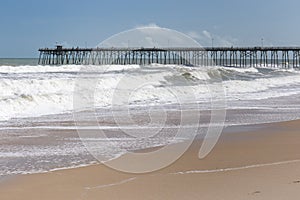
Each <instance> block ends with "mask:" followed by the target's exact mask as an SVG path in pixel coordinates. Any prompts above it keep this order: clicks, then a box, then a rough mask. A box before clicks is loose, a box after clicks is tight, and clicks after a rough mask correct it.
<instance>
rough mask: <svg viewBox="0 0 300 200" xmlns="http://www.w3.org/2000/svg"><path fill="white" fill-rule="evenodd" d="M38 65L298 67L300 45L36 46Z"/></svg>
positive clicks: (299, 64) (299, 65)
mask: <svg viewBox="0 0 300 200" xmlns="http://www.w3.org/2000/svg"><path fill="white" fill-rule="evenodd" d="M39 52H40V56H39V64H40V65H71V64H72V65H146V64H152V63H158V64H176V65H187V66H231V67H279V68H291V67H293V68H299V67H300V47H204V48H189V47H186V48H113V47H112V48H79V47H77V48H63V46H61V45H57V46H56V48H52V49H49V48H44V49H39Z"/></svg>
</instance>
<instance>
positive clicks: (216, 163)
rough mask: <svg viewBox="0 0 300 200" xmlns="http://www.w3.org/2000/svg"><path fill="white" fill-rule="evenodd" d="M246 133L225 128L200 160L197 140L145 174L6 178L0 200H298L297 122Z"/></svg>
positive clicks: (94, 170)
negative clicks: (177, 156) (176, 157)
mask: <svg viewBox="0 0 300 200" xmlns="http://www.w3.org/2000/svg"><path fill="white" fill-rule="evenodd" d="M245 130H248V129H247V128H241V129H240V130H239V129H227V130H226V131H225V132H226V133H224V134H223V135H222V137H221V139H220V140H219V142H218V144H217V145H216V147H215V148H214V150H213V151H212V152H211V153H210V154H209V156H208V157H206V158H205V159H203V160H199V159H198V157H197V154H198V150H199V147H200V145H201V140H196V141H195V142H194V144H193V145H192V147H191V148H190V149H189V150H188V151H187V152H186V153H185V154H184V156H182V157H181V158H180V159H179V160H178V161H177V162H175V163H174V164H172V165H171V166H169V167H167V168H165V169H162V170H160V171H157V172H153V173H149V174H142V175H137V174H126V173H121V172H118V171H115V170H112V169H109V168H108V167H106V166H104V165H101V164H99V165H94V166H89V167H82V168H76V169H69V170H61V171H55V172H49V173H43V174H33V175H22V176H16V177H11V178H9V179H7V180H4V181H3V182H2V183H0V199H1V200H14V199H16V200H17V199H22V200H41V199H43V200H48V199H49V200H50V199H51V200H68V199H72V200H76V199H82V200H83V199H99V200H100V199H101V200H102V199H128V200H129V199H130V200H134V199H155V200H156V199H164V200H166V199H197V200H199V199H204V200H209V199H211V200H235V199H237V200H244V199H245V200H247V199H263V200H277V199H278V200H279V199H287V200H294V199H295V200H298V199H300V131H299V130H300V121H292V122H284V123H275V124H266V125H263V126H262V127H260V128H258V129H253V130H248V131H245ZM222 169H223V170H222Z"/></svg>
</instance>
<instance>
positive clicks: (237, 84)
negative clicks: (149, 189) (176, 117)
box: [0, 64, 300, 120]
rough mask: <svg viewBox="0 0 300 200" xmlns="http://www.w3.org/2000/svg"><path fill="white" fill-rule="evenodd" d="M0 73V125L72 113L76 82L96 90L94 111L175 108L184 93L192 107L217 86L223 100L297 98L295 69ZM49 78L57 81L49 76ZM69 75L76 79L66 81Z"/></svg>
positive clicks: (16, 69)
mask: <svg viewBox="0 0 300 200" xmlns="http://www.w3.org/2000/svg"><path fill="white" fill-rule="evenodd" d="M0 73H3V74H5V78H2V79H0V88H1V90H0V108H1V111H2V112H1V113H0V120H9V119H11V118H18V117H32V116H40V115H48V114H59V113H63V112H69V111H71V110H72V109H73V96H74V87H75V84H76V83H78V80H79V78H82V79H88V80H90V81H92V83H93V84H95V88H96V89H95V91H94V99H93V101H94V106H96V107H107V106H111V105H112V104H113V103H117V104H120V105H122V104H123V105H124V104H125V105H158V104H169V103H178V99H180V101H186V102H189V99H188V95H187V93H188V92H191V93H193V95H194V98H195V99H194V101H200V102H201V101H202V102H203V101H210V100H211V99H210V98H211V95H210V92H212V91H210V90H211V88H213V86H214V85H216V84H219V86H220V85H221V87H223V88H224V91H225V94H226V96H225V97H226V100H230V99H233V100H251V99H252V100H253V99H254V100H257V99H267V98H271V97H280V96H288V95H293V94H299V93H300V89H298V88H299V85H300V73H299V71H298V70H295V69H288V70H282V69H266V68H263V69H261V68H245V69H244V68H233V67H230V68H227V67H187V66H178V65H159V64H152V65H149V66H138V65H110V66H109V65H108V66H79V65H68V66H67V65H66V66H1V67H0ZM53 73H59V74H60V75H59V76H53ZM70 73H75V74H72V76H70ZM17 74H18V75H21V76H22V78H19V76H16V75H17ZM33 75H34V76H33ZM16 77H17V78H16ZM124 80H125V82H124ZM126 81H127V82H126ZM126 84H127V85H126ZM128 84H129V85H128ZM130 84H131V85H130ZM135 84H137V85H135ZM139 84H140V85H139ZM135 86H136V88H135ZM133 89H134V90H133ZM76 93H82V95H83V98H89V96H88V95H87V96H84V95H86V94H87V91H85V90H83V91H76ZM124 93H128V94H130V98H129V99H126V98H124V99H122V98H121V97H120V96H118V95H116V94H119V95H121V94H124ZM178 97H179V98H178ZM116 98H118V99H117V101H115V100H116ZM179 103H184V102H179Z"/></svg>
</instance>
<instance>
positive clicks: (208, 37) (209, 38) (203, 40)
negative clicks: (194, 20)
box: [187, 30, 238, 47]
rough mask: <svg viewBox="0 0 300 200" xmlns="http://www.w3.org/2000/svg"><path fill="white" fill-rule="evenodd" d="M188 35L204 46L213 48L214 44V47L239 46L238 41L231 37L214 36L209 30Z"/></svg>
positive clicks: (190, 32)
mask: <svg viewBox="0 0 300 200" xmlns="http://www.w3.org/2000/svg"><path fill="white" fill-rule="evenodd" d="M187 35H188V36H190V37H191V38H193V39H195V40H197V41H198V42H199V43H200V45H202V46H212V42H213V45H214V46H224V47H228V46H236V45H237V44H238V39H235V38H232V37H229V36H220V35H216V34H212V33H210V32H209V31H207V30H204V31H202V32H200V33H199V32H196V31H189V32H188V33H187Z"/></svg>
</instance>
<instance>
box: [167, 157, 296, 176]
mask: <svg viewBox="0 0 300 200" xmlns="http://www.w3.org/2000/svg"><path fill="white" fill-rule="evenodd" d="M297 162H300V160H290V161H282V162H274V163H266V164H256V165H247V166H242V167H231V168H223V169H212V170H191V171H185V172H176V173H171V174H172V175H184V174H206V173H220V172H230V171H237V170H244V169H252V168H260V167H268V166H274V165H284V164H292V163H297Z"/></svg>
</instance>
